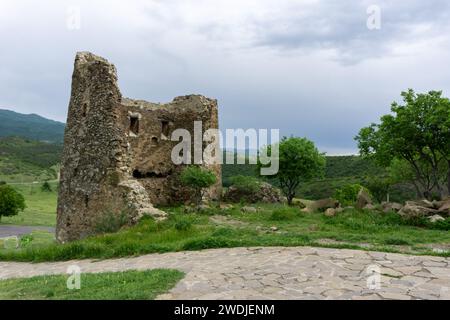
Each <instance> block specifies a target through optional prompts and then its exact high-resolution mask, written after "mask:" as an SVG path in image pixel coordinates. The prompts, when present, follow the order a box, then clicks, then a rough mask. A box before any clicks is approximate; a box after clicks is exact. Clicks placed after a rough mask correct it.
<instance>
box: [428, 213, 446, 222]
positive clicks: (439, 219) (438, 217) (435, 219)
mask: <svg viewBox="0 0 450 320" xmlns="http://www.w3.org/2000/svg"><path fill="white" fill-rule="evenodd" d="M428 220H430V222H431V223H436V222H438V221H444V220H445V219H444V218H443V217H442V216H440V215H438V214H435V215H434V216H431V217H428Z"/></svg>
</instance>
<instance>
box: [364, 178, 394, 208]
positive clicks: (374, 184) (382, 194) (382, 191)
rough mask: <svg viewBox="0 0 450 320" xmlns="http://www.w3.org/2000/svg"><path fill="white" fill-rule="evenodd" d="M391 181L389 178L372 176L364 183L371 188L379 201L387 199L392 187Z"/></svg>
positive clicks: (371, 191)
mask: <svg viewBox="0 0 450 320" xmlns="http://www.w3.org/2000/svg"><path fill="white" fill-rule="evenodd" d="M391 184H392V183H391V181H390V179H389V178H385V177H378V176H370V177H367V178H366V181H365V182H364V185H365V186H366V187H367V189H369V191H370V193H371V194H372V195H373V197H374V198H375V200H376V201H377V202H382V201H385V200H386V201H387V196H388V194H389V190H390V188H391Z"/></svg>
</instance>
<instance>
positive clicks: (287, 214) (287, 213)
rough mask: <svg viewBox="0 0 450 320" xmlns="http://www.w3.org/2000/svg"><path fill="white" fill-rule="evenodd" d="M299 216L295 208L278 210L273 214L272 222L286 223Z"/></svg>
mask: <svg viewBox="0 0 450 320" xmlns="http://www.w3.org/2000/svg"><path fill="white" fill-rule="evenodd" d="M296 215H297V210H296V209H294V208H281V209H276V210H274V211H273V212H272V215H271V216H270V220H274V221H286V220H292V219H294V218H295V216H296Z"/></svg>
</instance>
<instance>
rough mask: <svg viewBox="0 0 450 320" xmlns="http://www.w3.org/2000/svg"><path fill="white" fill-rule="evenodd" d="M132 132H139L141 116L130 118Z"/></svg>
mask: <svg viewBox="0 0 450 320" xmlns="http://www.w3.org/2000/svg"><path fill="white" fill-rule="evenodd" d="M130 132H131V133H134V134H135V135H137V134H138V133H139V118H138V117H131V118H130Z"/></svg>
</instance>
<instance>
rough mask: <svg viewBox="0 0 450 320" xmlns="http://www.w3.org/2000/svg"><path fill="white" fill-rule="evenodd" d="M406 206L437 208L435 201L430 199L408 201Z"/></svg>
mask: <svg viewBox="0 0 450 320" xmlns="http://www.w3.org/2000/svg"><path fill="white" fill-rule="evenodd" d="M405 206H414V207H423V208H428V209H436V208H435V207H434V204H433V202H431V201H428V200H425V199H424V200H418V201H406V202H405Z"/></svg>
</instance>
